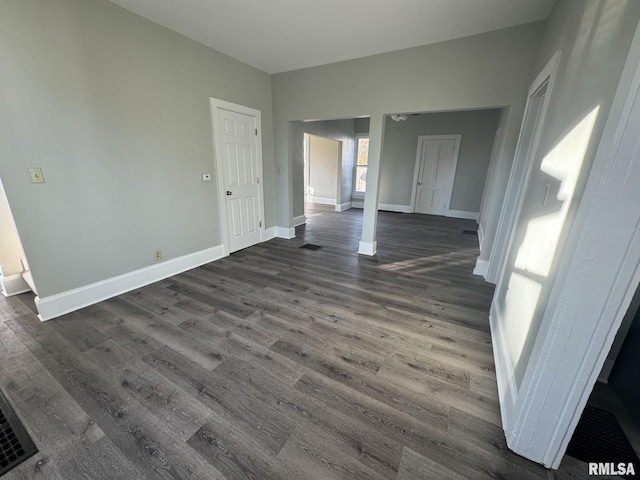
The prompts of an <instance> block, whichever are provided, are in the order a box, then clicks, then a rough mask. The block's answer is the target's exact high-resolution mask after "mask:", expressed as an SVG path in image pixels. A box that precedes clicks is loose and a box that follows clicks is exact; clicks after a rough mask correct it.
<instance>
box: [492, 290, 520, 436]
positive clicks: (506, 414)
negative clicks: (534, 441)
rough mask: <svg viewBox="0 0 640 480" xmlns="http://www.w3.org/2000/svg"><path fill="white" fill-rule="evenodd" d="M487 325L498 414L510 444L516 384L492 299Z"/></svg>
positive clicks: (505, 341) (499, 317)
mask: <svg viewBox="0 0 640 480" xmlns="http://www.w3.org/2000/svg"><path fill="white" fill-rule="evenodd" d="M489 325H490V327H491V344H492V347H493V360H494V363H495V366H496V379H497V382H498V399H499V401H500V415H501V417H502V429H503V430H504V433H505V436H506V440H507V444H508V445H511V443H512V440H513V435H512V428H511V427H512V426H513V425H512V418H513V410H514V406H515V401H516V398H517V394H518V387H517V386H516V377H515V369H514V368H513V363H512V361H511V355H510V354H509V347H508V345H507V339H506V337H505V332H504V328H503V323H502V313H501V311H500V307H499V306H498V304H497V303H496V302H495V301H494V302H492V304H491V310H490V312H489Z"/></svg>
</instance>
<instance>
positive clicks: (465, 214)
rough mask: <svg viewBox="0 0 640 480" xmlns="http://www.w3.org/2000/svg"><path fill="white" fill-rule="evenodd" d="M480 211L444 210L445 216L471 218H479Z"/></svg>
mask: <svg viewBox="0 0 640 480" xmlns="http://www.w3.org/2000/svg"><path fill="white" fill-rule="evenodd" d="M479 214H480V212H466V211H464V210H447V211H446V212H444V216H445V217H453V218H467V219H469V220H478V215H479Z"/></svg>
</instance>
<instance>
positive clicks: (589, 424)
mask: <svg viewBox="0 0 640 480" xmlns="http://www.w3.org/2000/svg"><path fill="white" fill-rule="evenodd" d="M567 455H570V456H572V457H573V458H577V459H578V460H582V461H583V462H587V463H614V464H615V465H618V464H619V463H624V464H628V463H631V462H632V463H633V464H634V469H635V472H636V473H638V472H640V461H638V456H637V455H636V453H635V451H634V450H633V447H632V446H631V443H629V440H628V439H627V436H626V435H625V434H624V431H623V430H622V427H621V426H620V424H619V423H618V419H617V418H616V416H615V415H614V414H613V413H611V412H607V411H606V410H602V409H601V408H596V407H591V406H586V407H585V409H584V412H582V416H581V417H580V421H579V422H578V426H577V427H576V431H575V432H574V433H573V437H571V441H570V442H569V447H568V448H567ZM622 478H625V477H624V476H623V477H622ZM630 478H637V477H635V476H634V477H630Z"/></svg>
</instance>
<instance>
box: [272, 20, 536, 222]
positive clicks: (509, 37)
mask: <svg viewBox="0 0 640 480" xmlns="http://www.w3.org/2000/svg"><path fill="white" fill-rule="evenodd" d="M542 27H543V24H542V23H533V24H528V25H523V26H519V27H515V28H509V29H505V30H498V31H495V32H490V33H486V34H482V35H476V36H472V37H467V38H462V39H458V40H453V41H448V42H443V43H439V44H435V45H427V46H423V47H417V48H410V49H406V50H400V51H396V52H390V53H386V54H382V55H374V56H370V57H364V58H359V59H355V60H349V61H345V62H339V63H334V64H330V65H323V66H319V67H313V68H306V69H301V70H295V71H292V72H286V73H281V74H277V75H274V76H273V77H272V92H273V112H274V117H273V118H274V135H275V137H274V148H275V158H276V163H277V164H278V166H279V167H280V168H281V174H280V175H277V178H276V191H277V199H276V208H277V223H278V225H281V226H288V225H289V224H290V218H291V216H292V211H293V201H292V200H291V199H292V178H293V175H292V171H291V168H292V156H291V151H292V150H291V144H290V142H291V141H292V138H291V132H290V131H289V123H288V122H290V121H294V120H304V119H318V118H355V117H362V116H381V115H384V114H390V113H395V112H434V111H447V110H464V109H478V108H495V107H503V106H511V107H512V109H511V113H512V115H510V117H509V120H508V123H507V126H506V127H507V128H506V132H505V136H506V138H508V139H510V140H512V139H513V138H516V139H517V135H518V131H519V128H520V120H521V118H522V112H523V110H524V102H525V100H526V91H527V87H528V85H529V82H530V81H531V72H532V67H533V65H534V64H535V59H536V57H537V53H538V47H539V43H538V42H539V38H540V34H541V30H542ZM296 141H297V140H296ZM509 145H515V140H512V141H511V142H510V143H509ZM503 155H504V159H505V161H504V164H503V168H507V169H508V168H510V163H509V162H510V161H511V159H512V157H513V151H508V150H507V149H505V150H504V152H503ZM502 193H503V194H504V192H502ZM492 213H493V212H492ZM498 214H499V212H498Z"/></svg>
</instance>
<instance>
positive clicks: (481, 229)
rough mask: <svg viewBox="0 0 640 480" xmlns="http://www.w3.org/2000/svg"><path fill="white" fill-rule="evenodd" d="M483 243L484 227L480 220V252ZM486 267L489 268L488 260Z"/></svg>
mask: <svg viewBox="0 0 640 480" xmlns="http://www.w3.org/2000/svg"><path fill="white" fill-rule="evenodd" d="M483 243H484V227H483V226H482V222H479V223H478V247H479V248H480V251H481V252H482V244H483ZM487 268H489V262H488V261H487Z"/></svg>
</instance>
